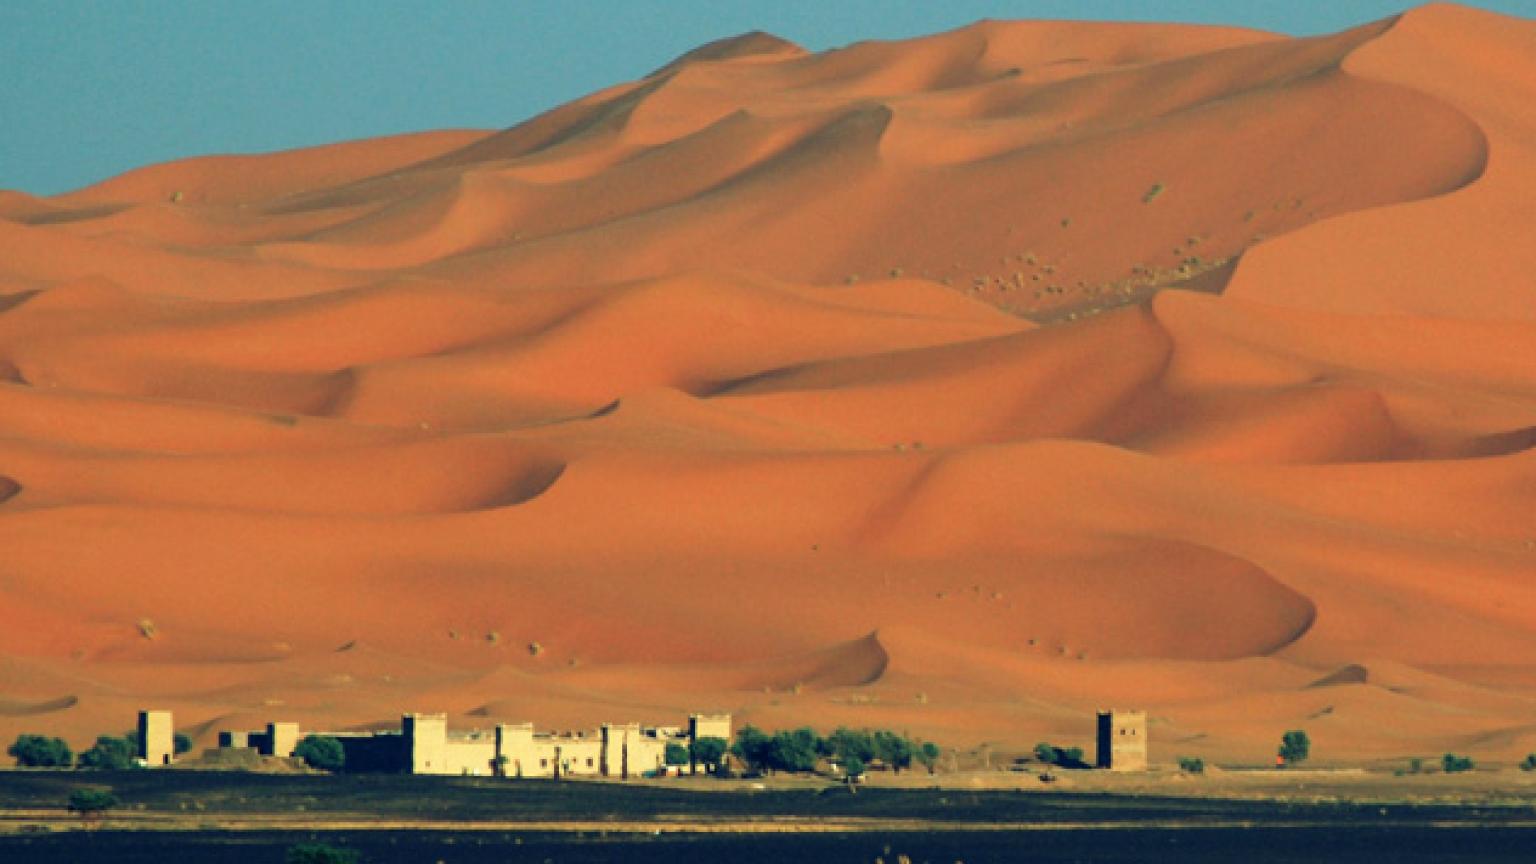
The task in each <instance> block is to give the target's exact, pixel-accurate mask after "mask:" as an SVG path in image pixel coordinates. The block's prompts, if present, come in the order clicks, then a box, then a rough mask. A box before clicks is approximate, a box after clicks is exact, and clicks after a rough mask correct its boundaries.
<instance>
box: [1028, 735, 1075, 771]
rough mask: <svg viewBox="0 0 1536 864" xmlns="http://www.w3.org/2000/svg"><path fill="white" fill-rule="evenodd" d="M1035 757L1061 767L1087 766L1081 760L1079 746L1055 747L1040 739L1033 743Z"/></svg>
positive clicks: (1047, 763)
mask: <svg viewBox="0 0 1536 864" xmlns="http://www.w3.org/2000/svg"><path fill="white" fill-rule="evenodd" d="M1035 758H1036V759H1038V760H1040V761H1041V762H1042V763H1044V764H1046V765H1059V766H1060V767H1062V768H1086V767H1088V763H1086V762H1084V761H1083V748H1081V747H1057V746H1056V745H1055V744H1050V743H1047V742H1045V741H1041V742H1040V743H1039V744H1036V745H1035Z"/></svg>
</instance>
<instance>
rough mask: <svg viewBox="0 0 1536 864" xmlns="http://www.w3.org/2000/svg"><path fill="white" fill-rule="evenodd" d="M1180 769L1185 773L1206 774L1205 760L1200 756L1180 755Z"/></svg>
mask: <svg viewBox="0 0 1536 864" xmlns="http://www.w3.org/2000/svg"><path fill="white" fill-rule="evenodd" d="M1179 770H1180V771H1183V772H1184V773H1185V774H1204V773H1205V760H1204V759H1201V758H1199V757H1198V756H1180V757H1179Z"/></svg>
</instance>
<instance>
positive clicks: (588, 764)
mask: <svg viewBox="0 0 1536 864" xmlns="http://www.w3.org/2000/svg"><path fill="white" fill-rule="evenodd" d="M587 767H588V768H591V767H592V757H591V756H588V757H587Z"/></svg>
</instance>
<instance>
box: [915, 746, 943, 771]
mask: <svg viewBox="0 0 1536 864" xmlns="http://www.w3.org/2000/svg"><path fill="white" fill-rule="evenodd" d="M917 761H919V762H921V763H923V767H924V768H927V769H928V773H929V774H932V773H933V769H934V766H935V765H937V764H939V745H937V744H935V743H933V742H932V741H924V742H923V744H922V746H920V747H918V748H917Z"/></svg>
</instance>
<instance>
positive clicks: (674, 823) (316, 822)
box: [0, 771, 1536, 864]
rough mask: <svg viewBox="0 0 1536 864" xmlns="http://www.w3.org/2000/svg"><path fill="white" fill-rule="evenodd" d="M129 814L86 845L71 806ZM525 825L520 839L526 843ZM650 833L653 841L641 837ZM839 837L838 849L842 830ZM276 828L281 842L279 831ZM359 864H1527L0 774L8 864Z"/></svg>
mask: <svg viewBox="0 0 1536 864" xmlns="http://www.w3.org/2000/svg"><path fill="white" fill-rule="evenodd" d="M82 786H96V787H104V788H110V789H111V790H112V792H113V794H115V795H116V796H117V797H118V798H119V799H120V800H121V802H122V804H121V806H120V807H119V808H118V810H116V811H114V812H113V813H110V814H108V816H107V817H106V818H105V820H104V821H103V822H102V823H101V824H100V825H99V826H96V827H90V828H86V827H84V826H82V824H81V823H80V821H79V820H78V819H74V818H72V817H70V816H69V815H68V814H67V813H66V812H64V810H63V802H64V801H65V800H66V799H67V797H68V795H69V792H70V791H71V790H73V789H76V788H80V787H82ZM519 823H523V824H519ZM653 826H654V827H653ZM845 826H846V830H845ZM279 828H281V829H282V830H277V829H279ZM315 841H319V842H325V843H328V844H331V845H334V846H339V847H344V848H349V849H354V850H357V851H358V852H359V853H361V856H360V857H361V861H363V862H373V864H385V862H425V864H437V862H442V864H482V862H483V864H489V862H522V861H530V862H536V864H542V862H546V861H548V862H551V864H555V862H572V864H574V862H598V861H604V862H607V861H612V862H637V864H638V862H653V861H654V862H663V861H665V862H678V861H689V862H692V861H732V862H756V861H764V862H767V861H776V862H777V861H794V862H797V864H813V862H821V861H827V862H845V861H846V862H867V864H873V862H875V861H876V860H877V859H882V860H883V861H884V862H886V864H899V862H900V861H901V856H906V858H907V859H908V860H909V861H910V862H912V864H921V862H930V864H940V862H942V864H953V862H956V861H963V862H966V864H978V862H988V861H998V862H1002V861H1008V862H1015V861H1041V862H1069V861H1108V862H1133V861H1134V862H1159V861H1181V862H1186V861H1194V862H1204V861H1210V862H1217V861H1222V862H1225V861H1239V862H1243V864H1267V862H1291V861H1351V862H1354V861H1393V862H1431V861H1435V862H1439V861H1452V862H1455V861H1468V862H1471V861H1478V862H1483V861H1488V862H1506V861H1507V862H1514V861H1536V810H1533V808H1532V806H1531V804H1530V802H1528V801H1522V802H1520V803H1513V802H1512V803H1509V804H1504V805H1500V804H1447V803H1411V802H1405V803H1398V804H1390V803H1387V804H1384V803H1370V804H1366V803H1347V802H1336V801H1321V802H1305V803H1303V802H1294V801H1293V802H1264V801H1246V800H1244V801H1238V800H1222V799H1198V798H1197V799H1191V798H1173V797H1158V796H1150V795H1106V794H1094V793H1067V794H1063V793H1054V792H1052V793H1044V792H1018V791H1001V792H984V791H975V792H973V791H960V790H955V789H881V788H869V789H864V790H862V791H860V792H859V793H858V794H849V793H848V792H847V791H846V790H843V789H841V788H839V787H832V786H824V787H810V786H808V787H802V788H789V789H761V790H754V789H751V788H749V787H745V788H744V787H742V786H739V785H738V786H729V787H728V786H725V785H724V784H708V785H705V786H703V787H702V788H701V789H690V788H687V787H686V785H681V784H680V785H678V786H675V787H667V786H660V787H658V786H639V785H619V784H612V783H593V782H563V783H556V782H548V781H519V782H509V781H496V780H473V779H460V778H438V777H399V776H341V777H319V776H272V775H259V774H242V773H213V772H192V771H160V772H148V771H136V772H122V773H90V774H87V773H83V772H20V771H16V772H11V771H5V772H0V862H4V864H11V862H17V864H22V862H25V864H34V862H35V864H55V862H57V864H63V862H70V864H92V862H113V864H134V862H157V864H158V862H175V864H194V862H196V864H201V862H231V864H247V862H249V864H257V862H270V864H281V862H283V860H284V856H285V853H286V851H287V850H288V849H289V848H290V847H291V846H293V845H295V844H298V843H305V842H315Z"/></svg>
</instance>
